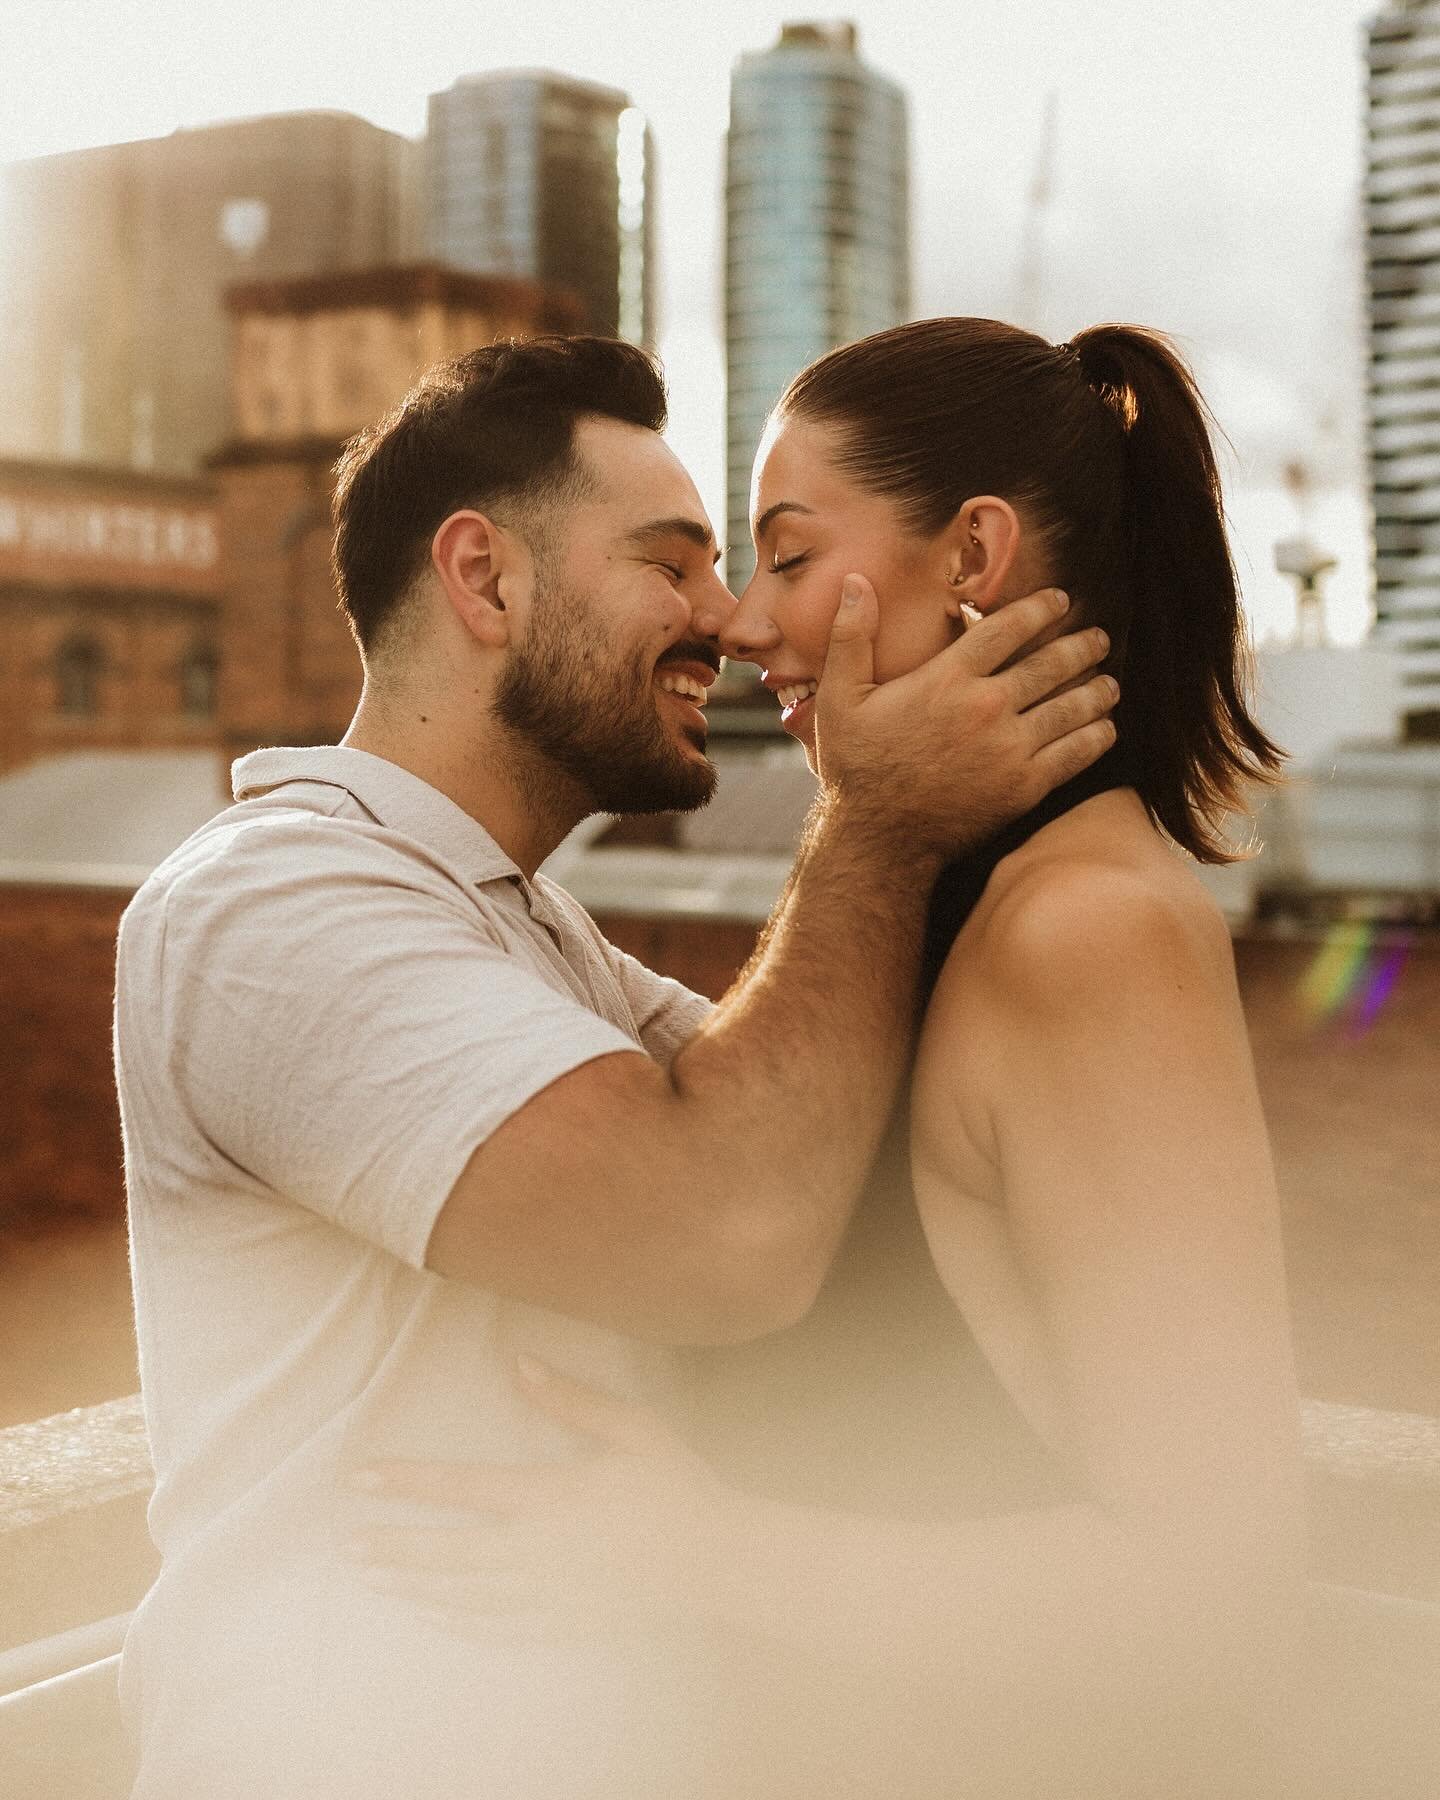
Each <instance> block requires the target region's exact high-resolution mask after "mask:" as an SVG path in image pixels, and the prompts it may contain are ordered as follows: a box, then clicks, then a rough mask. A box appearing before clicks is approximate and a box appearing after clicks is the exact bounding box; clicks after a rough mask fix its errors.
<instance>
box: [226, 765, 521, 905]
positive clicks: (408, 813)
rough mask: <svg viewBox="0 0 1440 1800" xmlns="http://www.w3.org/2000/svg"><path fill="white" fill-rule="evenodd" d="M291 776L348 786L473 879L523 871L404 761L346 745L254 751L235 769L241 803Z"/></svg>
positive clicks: (386, 820) (386, 821)
mask: <svg viewBox="0 0 1440 1800" xmlns="http://www.w3.org/2000/svg"><path fill="white" fill-rule="evenodd" d="M292 781H317V782H321V783H323V784H324V785H325V786H327V787H337V788H343V789H344V791H345V792H346V793H347V794H350V795H352V796H353V797H354V798H355V799H356V800H358V801H359V802H360V804H361V805H362V806H363V807H364V808H365V810H366V812H368V813H370V814H372V815H373V816H374V817H375V818H376V819H378V820H379V822H380V823H381V824H382V825H385V826H388V827H389V828H390V830H392V831H398V832H402V833H404V835H405V836H406V837H411V838H414V839H415V840H416V842H417V843H421V844H424V845H425V847H426V848H427V849H429V850H433V851H436V852H438V853H439V854H440V855H441V856H443V857H445V859H446V860H447V861H449V862H451V863H453V864H454V865H455V866H456V867H457V868H461V869H464V870H465V871H466V872H467V874H468V875H469V876H470V878H471V880H472V881H475V882H486V881H509V880H512V879H514V878H516V877H518V876H519V875H520V870H519V869H518V868H517V867H516V865H515V864H514V863H513V862H512V861H511V860H510V858H509V857H508V856H507V855H506V854H505V852H504V851H503V850H502V849H501V848H500V846H499V845H498V844H497V843H496V842H495V840H494V838H492V837H491V835H490V833H489V832H488V831H487V830H486V829H485V827H484V826H483V825H482V824H480V822H479V820H477V819H472V818H471V816H470V814H469V813H467V812H466V811H465V809H464V808H463V807H460V806H457V805H456V804H455V802H454V801H453V800H451V799H450V798H449V797H448V796H447V795H445V794H442V793H441V792H440V790H439V788H433V787H431V785H430V783H429V782H428V781H422V780H421V779H420V777H419V776H418V775H412V774H411V773H410V771H409V770H408V769H402V768H401V767H400V765H399V763H392V762H387V761H386V759H385V758H384V757H383V756H372V755H371V753H370V752H369V751H368V750H353V749H351V748H350V747H349V746H348V745H346V744H320V745H315V746H313V747H306V748H303V749H293V748H290V747H288V746H287V747H281V748H276V749H266V750H252V751H251V752H250V754H249V755H248V756H242V757H240V758H238V760H237V761H235V762H234V763H232V764H231V766H230V783H231V788H232V790H233V792H234V795H235V798H236V799H237V800H257V799H260V798H262V797H263V796H265V795H268V794H271V793H273V792H274V790H275V789H277V788H281V787H284V786H286V785H287V784H288V783H289V782H292Z"/></svg>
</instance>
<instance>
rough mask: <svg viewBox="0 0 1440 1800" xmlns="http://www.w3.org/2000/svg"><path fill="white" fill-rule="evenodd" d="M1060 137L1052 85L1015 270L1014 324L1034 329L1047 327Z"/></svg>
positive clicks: (1047, 98) (1028, 195)
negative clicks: (1049, 228) (1049, 234)
mask: <svg viewBox="0 0 1440 1800" xmlns="http://www.w3.org/2000/svg"><path fill="white" fill-rule="evenodd" d="M1059 136H1060V99H1059V95H1058V94H1056V93H1055V91H1054V89H1053V88H1052V89H1051V91H1050V93H1049V94H1047V95H1046V97H1045V115H1044V118H1043V120H1042V122H1041V126H1040V148H1039V151H1038V152H1037V154H1036V157H1035V169H1034V173H1033V174H1032V176H1031V178H1030V190H1029V193H1028V194H1027V195H1026V202H1025V219H1024V223H1023V224H1022V226H1021V229H1020V253H1019V257H1018V258H1017V262H1016V270H1015V313H1014V316H1015V323H1016V324H1017V325H1025V326H1028V327H1029V329H1030V330H1031V331H1042V332H1043V331H1044V330H1045V326H1046V319H1045V311H1046V282H1045V274H1046V270H1045V251H1046V242H1045V226H1046V222H1047V219H1048V216H1049V212H1050V205H1051V202H1052V200H1053V199H1054V197H1055V154H1056V149H1057V146H1058V143H1059Z"/></svg>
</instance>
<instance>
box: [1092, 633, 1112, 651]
mask: <svg viewBox="0 0 1440 1800" xmlns="http://www.w3.org/2000/svg"><path fill="white" fill-rule="evenodd" d="M1095 642H1096V645H1097V646H1098V648H1099V651H1100V654H1101V655H1102V656H1106V655H1108V654H1109V650H1110V633H1109V632H1108V631H1101V630H1099V629H1098V628H1097V630H1096V632H1095Z"/></svg>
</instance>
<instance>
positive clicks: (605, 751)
mask: <svg viewBox="0 0 1440 1800" xmlns="http://www.w3.org/2000/svg"><path fill="white" fill-rule="evenodd" d="M575 451H576V455H577V457H579V458H580V459H581V462H582V465H583V467H584V468H585V469H586V470H587V471H588V472H589V474H590V476H591V479H592V482H593V490H592V491H591V492H590V493H588V494H587V496H586V497H585V498H584V499H582V500H581V501H580V502H579V503H578V504H576V505H572V506H571V507H569V508H567V509H566V510H565V511H564V512H563V513H561V512H560V511H559V510H558V509H557V510H556V512H555V513H554V514H552V515H551V518H550V520H549V522H548V523H549V537H548V540H547V541H546V542H545V543H542V544H540V545H538V546H537V547H536V557H535V564H536V572H535V581H534V586H533V589H532V591H531V594H530V597H529V603H528V609H527V616H526V619H525V622H524V631H523V635H522V636H521V637H520V638H519V640H518V642H516V643H515V644H514V645H513V646H512V648H511V651H510V654H509V656H508V658H507V661H506V664H505V668H504V671H503V673H502V675H501V677H500V681H499V684H498V686H497V688H496V693H495V710H496V714H497V716H498V717H499V718H500V719H501V721H502V722H503V723H504V724H505V725H507V726H508V727H509V728H510V729H511V730H512V731H514V732H516V733H517V734H518V735H520V736H522V737H523V738H525V739H526V740H527V741H528V742H529V743H530V744H531V745H532V747H533V748H534V749H536V750H538V751H539V752H540V753H541V754H542V755H543V756H544V757H545V758H546V759H547V760H548V761H549V762H550V763H551V764H552V766H554V767H555V769H556V770H557V771H558V772H560V773H561V774H563V775H564V776H566V777H567V778H569V779H570V780H571V781H573V782H575V783H576V784H577V785H578V786H580V787H581V788H582V789H583V791H584V792H585V793H586V794H587V796H588V797H589V799H590V801H591V804H592V806H593V808H594V810H595V811H596V812H615V813H635V812H670V811H675V812H689V811H692V810H693V809H694V808H696V807H699V806H703V805H704V804H705V802H706V801H707V800H708V799H709V798H710V796H711V794H712V793H713V792H714V789H715V770H714V767H713V765H712V764H711V763H710V762H709V760H708V759H707V758H706V755H705V742H706V724H705V715H704V711H703V708H704V705H705V700H706V691H707V689H708V688H709V685H710V683H711V682H712V681H713V680H714V679H715V675H716V673H717V671H718V669H719V667H720V652H719V648H718V645H717V638H718V635H719V632H720V631H721V629H722V627H723V626H724V625H725V624H726V622H727V621H728V619H729V617H730V614H731V613H732V612H733V611H734V608H735V602H734V599H733V598H732V596H731V595H730V593H729V591H728V590H727V589H726V588H725V586H724V584H723V583H722V582H721V581H720V579H719V577H718V576H717V575H716V573H715V566H714V565H715V559H716V556H717V550H716V545H715V538H714V534H713V532H712V531H711V529H710V523H709V520H708V519H707V518H706V516H705V511H704V508H703V507H702V506H701V504H700V497H699V495H698V494H697V492H696V491H695V484H694V483H693V482H692V481H691V479H690V477H689V476H688V475H687V474H686V472H685V470H684V468H683V466H682V465H681V463H680V462H679V460H678V459H677V458H676V457H675V456H674V454H673V453H672V452H671V451H670V450H669V449H668V448H667V446H666V445H665V443H664V442H663V440H662V439H661V438H660V437H658V436H657V435H656V434H655V433H654V432H652V431H646V430H644V429H643V428H641V427H639V426H633V425H625V424H621V423H620V422H619V421H618V420H613V419H597V418H590V419H582V420H581V421H580V423H579V424H578V426H577V427H576V432H575Z"/></svg>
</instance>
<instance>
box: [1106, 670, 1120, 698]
mask: <svg viewBox="0 0 1440 1800" xmlns="http://www.w3.org/2000/svg"><path fill="white" fill-rule="evenodd" d="M1105 692H1106V693H1107V694H1108V695H1109V696H1110V698H1111V699H1112V700H1118V699H1119V698H1120V683H1119V682H1118V681H1117V680H1116V679H1115V677H1114V676H1113V675H1107V676H1106V677H1105Z"/></svg>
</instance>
